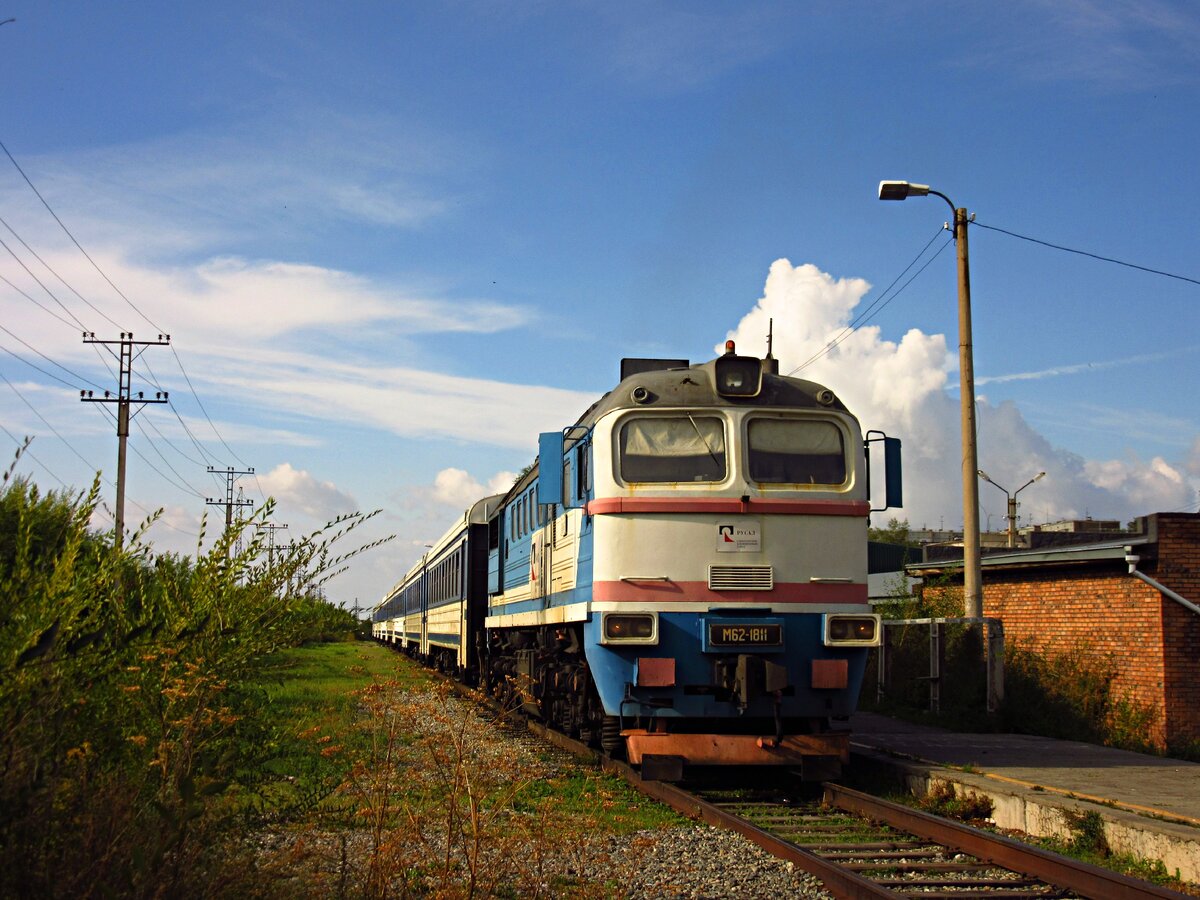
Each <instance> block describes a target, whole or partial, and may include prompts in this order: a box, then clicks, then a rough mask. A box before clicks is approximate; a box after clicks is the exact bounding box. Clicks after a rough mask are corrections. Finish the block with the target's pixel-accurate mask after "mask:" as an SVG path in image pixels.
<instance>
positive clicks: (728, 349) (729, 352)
mask: <svg viewBox="0 0 1200 900" xmlns="http://www.w3.org/2000/svg"><path fill="white" fill-rule="evenodd" d="M734 352H735V351H734V349H733V341H732V340H729V341H726V342H725V355H726V356H732V355H733V354H734Z"/></svg>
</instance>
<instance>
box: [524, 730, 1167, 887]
mask: <svg viewBox="0 0 1200 900" xmlns="http://www.w3.org/2000/svg"><path fill="white" fill-rule="evenodd" d="M528 726H529V728H530V729H531V730H532V731H534V732H535V733H537V734H539V735H541V736H542V737H544V738H545V739H546V740H548V741H550V742H551V743H554V744H556V745H558V746H560V747H562V748H564V749H566V750H569V751H571V752H574V753H577V754H582V755H585V756H591V757H593V758H594V759H596V760H597V761H598V762H599V764H600V765H601V766H602V767H603V768H604V769H605V770H606V771H611V772H615V773H617V774H620V775H622V776H623V777H624V778H625V779H626V780H628V781H629V782H630V784H632V785H634V786H635V787H636V788H637V789H638V790H640V791H641V792H642V793H644V794H646V795H648V796H650V797H652V798H654V799H655V800H658V801H660V802H662V803H665V804H667V805H668V806H670V807H672V808H673V809H675V810H676V811H677V812H679V813H681V814H683V815H685V816H687V817H688V818H692V819H697V820H700V821H703V822H706V823H708V824H710V825H715V826H717V827H720V828H725V829H728V830H730V831H736V832H738V833H739V834H742V835H744V836H746V837H747V838H749V839H750V840H751V841H753V842H754V843H756V844H758V846H760V847H762V848H763V849H764V850H766V851H767V852H768V853H770V854H772V855H773V856H776V857H778V858H780V859H784V860H786V861H788V862H791V863H792V864H793V865H795V866H796V867H797V868H800V869H802V870H803V871H805V872H808V873H810V874H812V875H815V876H816V877H818V878H820V879H821V881H822V882H824V884H825V887H826V889H827V890H828V891H829V892H830V893H832V894H834V895H835V896H837V897H848V898H871V897H887V898H896V897H913V898H923V900H933V898H971V897H978V898H989V900H990V898H1030V897H1033V898H1040V897H1047V898H1049V897H1053V898H1072V897H1081V898H1096V900H1132V898H1144V897H1159V898H1176V900H1189V898H1188V895H1186V894H1181V893H1179V892H1177V891H1173V890H1170V889H1168V888H1163V887H1159V886H1157V885H1154V884H1151V883H1149V882H1145V881H1140V880H1138V879H1135V878H1130V877H1129V876H1127V875H1121V874H1119V873H1117V872H1111V871H1109V870H1108V869H1102V868H1100V867H1099V866H1093V865H1091V864H1089V863H1084V862H1080V861H1078V860H1074V859H1070V858H1069V857H1065V856H1059V855H1058V854H1055V853H1050V852H1048V851H1045V850H1041V849H1039V848H1036V847H1031V846H1029V845H1027V844H1022V843H1020V842H1019V841H1014V840H1012V839H1010V838H1006V837H1003V836H1001V835H997V834H992V833H990V832H987V831H983V830H981V829H978V828H972V827H971V826H969V825H964V824H961V823H959V822H955V821H953V820H950V819H943V818H940V817H937V816H932V815H929V814H928V813H924V812H921V811H919V810H915V809H911V808H909V807H906V806H901V805H900V804H896V803H891V802H889V801H887V800H883V799H881V798H878V797H872V796H870V795H868V794H864V793H861V792H859V791H855V790H852V789H850V788H847V787H843V786H842V785H838V784H824V785H822V790H823V796H822V797H821V798H820V799H819V800H807V801H806V800H803V799H798V798H797V796H796V794H795V793H794V792H789V791H788V790H787V789H786V787H783V788H780V789H774V788H771V789H758V790H750V791H747V790H746V789H745V788H738V787H734V788H730V787H728V786H726V787H721V786H713V785H701V786H697V787H695V788H693V789H688V788H685V787H681V786H677V785H674V784H669V783H667V782H661V781H644V780H642V778H641V775H640V773H638V772H637V771H636V770H634V769H632V768H630V767H629V766H628V765H626V764H625V763H623V762H621V761H619V760H614V759H611V758H609V757H606V756H603V755H601V754H598V753H597V752H596V751H594V750H592V749H591V748H589V747H587V746H586V745H584V744H581V743H579V742H578V741H575V740H572V739H571V738H568V737H566V736H564V735H562V734H560V733H558V732H555V731H551V730H550V729H547V728H545V727H544V726H542V725H540V724H538V723H536V722H532V721H530V722H529V723H528ZM760 780H761V779H760Z"/></svg>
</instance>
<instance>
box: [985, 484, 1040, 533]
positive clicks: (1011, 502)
mask: <svg viewBox="0 0 1200 900" xmlns="http://www.w3.org/2000/svg"><path fill="white" fill-rule="evenodd" d="M979 477H980V478H982V479H983V480H984V481H986V482H987V483H988V484H991V485H995V486H996V487H998V488H1000V490H1002V491H1004V496H1005V497H1007V498H1008V546H1010V547H1015V546H1017V494H1019V493H1021V491H1023V490H1025V488H1027V487H1029V486H1030V485H1031V484H1033V483H1034V482H1035V481H1040V480H1041V479H1043V478H1045V477H1046V473H1045V472H1038V473H1037V474H1036V475H1034V476H1033V477H1032V478H1030V479H1029V480H1028V481H1027V482H1025V483H1024V484H1023V485H1021V486H1020V487H1019V488H1017V489H1016V490H1015V491H1013V492H1012V493H1011V494H1010V493H1009V492H1008V491H1006V490H1004V488H1002V487H1000V485H998V484H996V482H994V481H992V479H991V477H990V476H989V475H988V473H987V472H985V471H983V469H980V470H979Z"/></svg>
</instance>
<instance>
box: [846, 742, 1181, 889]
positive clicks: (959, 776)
mask: <svg viewBox="0 0 1200 900" xmlns="http://www.w3.org/2000/svg"><path fill="white" fill-rule="evenodd" d="M850 754H851V763H850V765H851V767H853V766H854V764H855V762H856V761H862V762H867V763H869V764H870V765H872V766H881V767H883V768H886V769H888V770H890V771H891V772H892V773H893V774H894V775H895V777H896V779H897V781H898V782H899V783H900V784H902V785H903V786H904V788H905V789H906V790H907V791H908V792H909V793H910V794H912V795H913V796H914V797H924V796H926V795H928V794H929V793H930V791H931V790H934V789H939V788H941V786H942V785H946V786H949V787H950V788H951V789H953V790H954V792H955V794H956V795H957V796H960V797H963V796H968V795H971V794H974V795H976V796H983V797H987V798H988V799H989V800H991V802H992V819H993V821H994V822H995V824H996V825H997V827H1000V828H1011V829H1014V830H1017V831H1023V832H1025V833H1026V834H1029V835H1033V836H1035V837H1059V838H1066V839H1070V837H1071V827H1070V824H1069V816H1071V815H1079V814H1081V813H1087V812H1096V813H1099V814H1100V817H1101V818H1102V819H1103V820H1104V835H1105V839H1106V840H1107V841H1108V845H1109V847H1110V848H1112V850H1113V852H1114V853H1127V854H1129V855H1131V856H1135V857H1137V858H1139V859H1149V860H1155V859H1157V860H1161V861H1162V864H1163V865H1164V866H1165V867H1166V869H1167V871H1168V872H1169V873H1171V874H1173V875H1174V874H1176V873H1178V875H1177V877H1179V878H1181V879H1183V880H1184V881H1189V882H1192V883H1200V828H1197V827H1194V826H1190V825H1184V824H1178V823H1175V822H1170V821H1164V820H1160V819H1157V818H1153V817H1151V816H1146V815H1139V814H1137V813H1134V812H1129V811H1127V810H1124V809H1119V808H1114V807H1110V806H1107V805H1105V804H1102V803H1096V802H1093V801H1089V800H1083V799H1080V798H1077V797H1073V796H1064V795H1060V794H1055V793H1050V792H1047V791H1038V790H1034V789H1031V788H1025V787H1021V786H1019V785H1015V784H1011V783H1008V782H1003V781H997V780H996V779H993V778H988V777H987V776H986V775H982V774H977V773H973V772H963V771H961V770H958V769H954V768H949V767H946V766H942V765H939V764H937V763H932V762H927V761H924V760H917V759H912V758H909V757H902V756H898V755H895V754H893V753H889V752H887V751H883V750H877V749H874V748H869V747H866V746H863V745H861V744H855V743H854V742H853V741H852V742H851V747H850Z"/></svg>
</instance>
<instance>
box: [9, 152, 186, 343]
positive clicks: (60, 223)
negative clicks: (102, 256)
mask: <svg viewBox="0 0 1200 900" xmlns="http://www.w3.org/2000/svg"><path fill="white" fill-rule="evenodd" d="M0 150H3V151H4V155H5V156H7V157H8V159H9V162H11V163H12V164H13V166H14V167H15V168H16V170H17V171H18V172H20V173H21V177H22V178H24V179H25V183H26V184H27V185H29V189H30V190H31V191H33V193H34V194H35V195H36V196H37V198H38V199H39V200H41V201H42V206H44V207H46V212H48V213H50V215H51V216H53V217H54V221H55V222H57V223H58V227H59V228H61V229H62V230H63V233H64V234H65V235H66V236H67V237H69V238H70V239H71V243H72V244H74V245H75V246H76V247H77V248H78V250H79V252H80V253H82V254H83V256H84V258H85V259H86V260H87V261H88V262H90V263H91V264H92V268H93V269H95V270H96V271H97V272H99V273H100V277H101V278H103V279H104V280H105V281H106V282H108V285H109V287H111V288H112V289H113V290H114V291H116V292H117V295H118V296H119V297H120V298H121V299H122V300H124V301H125V302H126V303H128V304H129V306H130V307H131V308H132V309H133V311H134V312H136V313H137V314H138V315H139V316H141V317H142V318H143V319H145V320H146V321H147V322H149V323H150V325H152V326H153V327H154V328H155V330H157V331H164V330H165V329H163V328H160V327H159V326H158V325H156V324H155V323H154V321H153V320H152V319H151V318H150V317H149V316H147V315H146V314H145V313H144V312H142V311H141V310H140V309H138V307H137V305H136V304H135V303H134V302H133V301H132V300H130V299H129V298H128V297H126V296H125V294H124V293H123V292H122V290H121V289H120V288H119V287H117V286H116V285H115V284H113V281H112V279H111V278H109V277H108V275H106V274H105V273H104V270H103V269H101V268H100V266H99V265H98V264H97V262H96V261H95V260H94V259H92V257H91V256H90V255H89V254H88V252H87V251H86V250H84V249H83V246H82V245H81V244H80V243H79V241H77V240H75V235H73V234H71V229H69V228H67V226H66V225H65V224H63V220H62V219H60V218H59V217H58V213H56V212H55V211H54V210H53V209H51V207H50V204H49V203H47V202H46V198H45V197H43V196H42V194H41V192H40V191H39V190H38V189H37V187H35V186H34V183H33V182H32V181H30V180H29V176H28V175H26V174H25V170H24V169H22V168H21V165H20V163H18V162H17V161H16V159H14V158H13V155H12V154H11V153H9V152H8V147H6V146H4V142H3V141H0ZM118 327H120V326H118Z"/></svg>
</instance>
